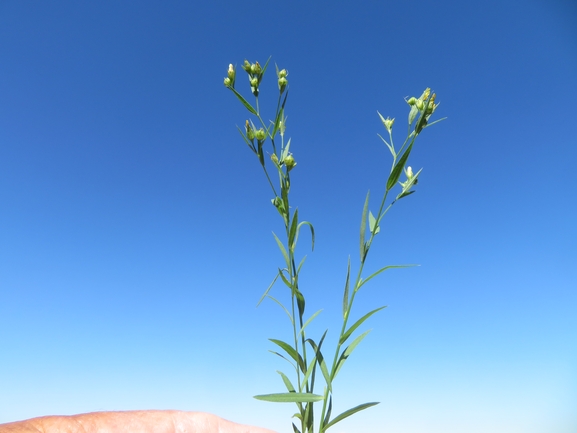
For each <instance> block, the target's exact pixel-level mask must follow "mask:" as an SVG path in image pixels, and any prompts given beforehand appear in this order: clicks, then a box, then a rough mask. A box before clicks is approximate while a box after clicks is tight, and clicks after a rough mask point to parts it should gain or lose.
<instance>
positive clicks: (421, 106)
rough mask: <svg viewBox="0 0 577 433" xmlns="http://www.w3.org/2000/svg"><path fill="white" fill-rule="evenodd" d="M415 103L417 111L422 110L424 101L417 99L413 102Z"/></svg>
mask: <svg viewBox="0 0 577 433" xmlns="http://www.w3.org/2000/svg"><path fill="white" fill-rule="evenodd" d="M415 105H416V106H417V108H418V109H419V111H423V109H424V108H425V103H424V102H423V100H422V99H417V102H416V103H415Z"/></svg>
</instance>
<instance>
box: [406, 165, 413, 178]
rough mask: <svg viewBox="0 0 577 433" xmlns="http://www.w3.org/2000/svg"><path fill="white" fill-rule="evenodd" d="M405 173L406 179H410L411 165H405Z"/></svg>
mask: <svg viewBox="0 0 577 433" xmlns="http://www.w3.org/2000/svg"><path fill="white" fill-rule="evenodd" d="M405 174H406V175H407V179H409V180H410V179H412V178H413V169H412V168H411V166H409V167H407V169H406V170H405Z"/></svg>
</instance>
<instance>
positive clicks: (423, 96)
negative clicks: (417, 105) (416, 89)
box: [419, 87, 431, 101]
mask: <svg viewBox="0 0 577 433" xmlns="http://www.w3.org/2000/svg"><path fill="white" fill-rule="evenodd" d="M430 93H431V89H430V88H429V87H427V88H426V89H425V91H424V92H423V94H422V95H421V97H420V98H419V99H420V100H421V101H426V100H427V99H428V98H429V94H430Z"/></svg>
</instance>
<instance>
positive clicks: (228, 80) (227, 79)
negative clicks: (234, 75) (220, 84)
mask: <svg viewBox="0 0 577 433" xmlns="http://www.w3.org/2000/svg"><path fill="white" fill-rule="evenodd" d="M224 85H225V86H226V87H231V86H232V81H230V78H228V77H226V78H225V79H224Z"/></svg>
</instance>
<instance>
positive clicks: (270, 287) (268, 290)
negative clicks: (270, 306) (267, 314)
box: [256, 274, 284, 308]
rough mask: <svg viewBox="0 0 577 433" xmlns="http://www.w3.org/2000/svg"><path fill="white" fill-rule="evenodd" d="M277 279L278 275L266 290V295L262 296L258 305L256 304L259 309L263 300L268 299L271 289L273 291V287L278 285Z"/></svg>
mask: <svg viewBox="0 0 577 433" xmlns="http://www.w3.org/2000/svg"><path fill="white" fill-rule="evenodd" d="M277 278H278V274H276V277H274V280H272V283H270V285H269V286H268V289H266V291H265V292H264V294H263V295H262V296H261V298H260V300H259V301H258V304H256V306H257V307H258V306H259V305H260V303H261V302H262V300H263V299H264V298H266V297H267V295H268V292H270V289H272V286H274V283H276V280H277ZM283 308H284V307H283Z"/></svg>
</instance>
